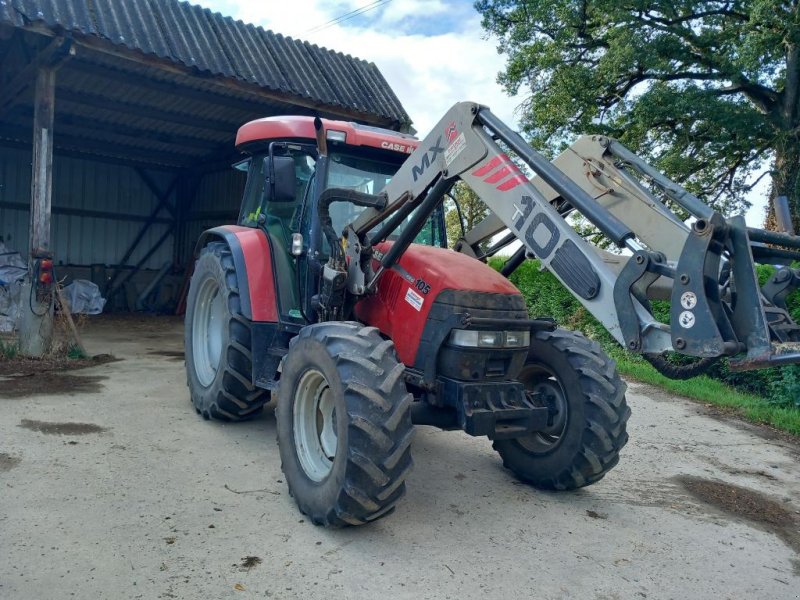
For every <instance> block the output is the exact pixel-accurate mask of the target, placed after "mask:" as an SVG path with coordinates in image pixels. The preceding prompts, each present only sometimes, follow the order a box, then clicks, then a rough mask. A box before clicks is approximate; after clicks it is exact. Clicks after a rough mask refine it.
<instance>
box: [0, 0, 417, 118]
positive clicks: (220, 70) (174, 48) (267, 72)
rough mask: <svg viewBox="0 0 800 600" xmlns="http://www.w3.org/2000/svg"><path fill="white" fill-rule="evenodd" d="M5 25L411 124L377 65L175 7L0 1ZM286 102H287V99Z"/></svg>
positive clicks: (142, 1) (153, 0)
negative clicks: (86, 40)
mask: <svg viewBox="0 0 800 600" xmlns="http://www.w3.org/2000/svg"><path fill="white" fill-rule="evenodd" d="M0 22H3V23H8V24H10V25H13V26H15V27H25V26H27V25H28V24H30V23H44V24H46V25H47V26H48V27H52V28H54V29H55V28H57V29H61V30H68V31H72V32H74V33H77V34H82V35H85V36H93V37H97V38H102V39H105V40H108V41H109V42H111V43H112V44H115V45H117V46H124V47H125V48H128V49H131V50H137V51H141V52H143V53H145V54H149V55H153V56H157V57H159V58H161V59H166V60H170V61H172V62H175V63H178V64H181V65H184V66H186V67H191V68H195V69H198V70H199V71H203V72H207V73H211V74H213V75H218V76H223V77H231V78H234V79H237V80H240V81H243V82H246V83H250V84H255V85H258V86H259V87H262V88H265V89H268V90H270V91H273V92H278V93H281V94H286V95H287V96H289V97H291V96H294V97H300V98H304V99H307V100H311V101H313V102H315V103H319V104H322V105H328V106H334V107H335V106H338V107H342V108H346V109H348V110H356V111H358V112H362V113H367V114H372V115H375V116H376V117H379V118H381V119H389V120H391V121H394V122H396V123H397V124H398V125H402V124H407V123H410V119H409V117H408V114H407V113H406V112H405V110H404V109H403V107H402V105H401V104H400V101H399V100H398V98H397V96H396V95H395V94H394V92H392V90H391V88H390V87H389V84H388V83H387V82H386V80H385V79H384V77H383V75H382V74H381V73H380V71H379V69H378V68H377V67H376V66H375V65H374V64H373V63H369V62H366V61H363V60H360V59H358V58H354V57H352V56H349V55H344V54H340V53H337V52H334V51H331V50H328V49H325V48H320V47H318V46H315V45H311V44H309V43H307V42H303V41H300V40H295V39H293V38H290V37H284V36H282V35H280V34H275V33H273V32H272V31H266V30H264V29H262V28H260V27H256V26H254V25H249V24H246V23H243V22H242V21H234V20H233V19H231V18H230V17H225V16H223V15H221V14H219V13H213V12H211V11H210V10H208V9H206V8H202V7H200V6H195V5H192V4H189V3H188V2H179V1H177V0H0ZM287 100H289V98H287Z"/></svg>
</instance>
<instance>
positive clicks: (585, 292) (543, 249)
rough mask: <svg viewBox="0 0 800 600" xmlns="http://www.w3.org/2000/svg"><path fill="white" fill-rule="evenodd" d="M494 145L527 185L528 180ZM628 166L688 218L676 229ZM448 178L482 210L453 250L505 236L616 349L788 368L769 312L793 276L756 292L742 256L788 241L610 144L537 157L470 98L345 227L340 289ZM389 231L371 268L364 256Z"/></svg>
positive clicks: (787, 253)
mask: <svg viewBox="0 0 800 600" xmlns="http://www.w3.org/2000/svg"><path fill="white" fill-rule="evenodd" d="M501 145H502V146H501ZM504 149H508V150H509V151H511V152H512V153H513V154H515V155H516V156H517V158H518V159H520V160H521V161H523V162H525V163H526V164H527V165H528V166H529V167H530V168H531V169H532V170H533V172H534V173H535V174H536V177H535V178H534V179H533V180H528V178H527V177H526V176H525V175H524V174H523V173H522V172H521V171H520V170H519V168H518V167H517V166H516V165H515V163H514V162H513V161H512V160H511V159H510V158H509V157H508V155H507V154H506V152H505V151H504ZM632 172H635V173H637V174H638V175H640V176H641V178H643V179H644V180H646V181H648V182H649V183H650V184H652V185H653V186H654V187H655V188H658V189H660V190H661V191H662V192H663V193H664V195H665V196H666V197H667V198H669V199H670V200H671V201H672V202H674V203H676V204H677V205H679V206H680V207H681V208H682V209H683V210H684V211H686V212H688V213H689V214H690V215H691V216H693V217H694V218H695V219H696V220H695V221H694V222H693V223H692V224H691V226H689V225H687V224H686V223H685V222H684V221H683V220H682V219H681V218H679V217H678V216H677V215H675V214H674V213H673V212H672V211H671V210H670V209H669V208H667V206H666V205H665V204H664V203H663V202H661V201H660V200H658V199H657V198H655V197H654V196H652V195H651V194H650V193H649V192H648V190H647V189H646V187H645V186H644V184H643V183H642V182H641V180H640V179H637V178H636V177H634V176H632ZM459 179H460V180H463V181H464V182H465V183H466V184H467V185H469V187H470V188H472V189H473V190H474V191H475V192H476V193H477V194H478V196H479V197H480V198H481V199H482V200H483V202H484V203H485V204H486V205H487V206H488V208H489V209H490V211H491V214H490V216H489V217H488V218H487V219H486V220H485V221H484V222H483V223H481V224H479V226H478V227H476V228H475V229H474V230H473V231H471V232H467V233H466V235H465V238H464V239H463V240H460V242H459V244H460V245H461V249H462V251H465V252H467V253H471V254H476V253H477V252H476V249H477V247H478V246H477V244H478V243H479V242H480V241H481V240H484V239H487V238H488V237H490V236H491V235H494V234H496V233H497V232H499V231H501V230H504V229H508V230H509V231H510V232H511V234H513V235H514V236H515V237H516V238H517V239H519V240H520V241H521V242H522V244H523V246H524V248H525V250H524V252H522V251H520V252H519V253H518V254H517V255H516V256H515V257H514V258H513V259H512V261H511V263H513V265H515V264H519V262H521V260H524V257H525V256H535V257H536V258H537V259H538V260H539V261H540V262H541V264H542V266H543V267H544V268H546V269H548V270H549V271H550V272H551V273H553V275H554V276H555V277H556V278H557V279H558V280H559V281H561V283H562V284H563V285H564V286H565V287H566V288H567V289H568V290H569V291H570V292H571V293H572V294H573V295H574V296H575V297H576V298H577V299H578V300H579V301H580V302H581V303H582V304H583V306H585V307H586V309H587V310H588V311H589V312H590V313H592V315H594V316H595V318H597V319H598V320H599V321H600V322H601V323H602V324H603V325H604V326H605V327H606V329H607V330H608V331H609V332H610V334H611V335H612V336H613V337H614V338H615V339H616V340H617V341H618V342H619V343H620V344H622V345H623V346H624V347H626V348H627V349H629V350H632V351H635V352H640V353H644V354H648V355H651V354H661V353H663V352H665V351H669V350H675V351H678V352H681V353H683V354H687V355H691V356H696V357H702V358H709V359H712V358H716V357H720V356H725V355H728V356H734V355H741V356H739V357H736V358H735V359H734V360H731V363H730V364H731V368H734V369H749V368H758V367H763V366H768V365H775V364H787V363H798V362H800V328H798V327H797V325H795V324H794V322H793V321H792V320H791V318H790V317H789V315H788V313H787V312H786V311H785V310H784V308H782V307H781V305H780V298H782V297H784V296H785V293H786V290H787V289H789V288H788V287H787V286H792V289H794V288H795V287H800V272H795V271H792V270H786V269H784V270H782V271H780V272H779V273H778V274H776V276H775V277H774V278H773V279H774V281H771V282H770V283H769V284H768V285H767V286H765V287H764V290H763V291H762V290H760V289H759V287H758V281H757V278H756V274H755V267H754V257H761V258H762V259H763V261H764V262H768V261H770V260H773V261H774V260H775V259H776V258H782V259H787V260H788V259H795V260H796V259H797V258H800V253H798V252H797V250H798V249H800V238H797V237H795V236H788V235H785V234H775V233H772V232H765V231H762V230H753V229H748V228H747V227H746V226H745V224H744V219H743V218H742V217H733V218H730V219H725V218H724V217H723V216H722V215H720V214H719V213H717V212H715V211H714V210H713V209H711V208H710V207H709V206H707V205H705V204H704V203H702V202H701V201H700V200H699V199H698V198H696V197H695V196H693V195H692V194H690V193H689V192H687V191H686V190H684V189H683V188H681V187H680V186H679V185H677V184H675V183H674V182H672V181H670V180H669V179H667V178H666V177H665V176H663V175H662V174H660V173H658V172H657V171H656V170H655V169H653V168H652V167H651V166H649V165H647V164H646V163H645V162H644V161H643V160H642V159H640V158H639V157H637V156H636V155H634V154H633V153H631V152H630V151H629V150H627V149H626V148H624V146H621V145H620V144H619V143H618V142H616V141H614V140H610V139H609V138H604V137H601V136H596V137H591V138H588V137H586V138H581V139H580V140H579V141H578V142H577V143H576V144H574V145H573V147H571V148H570V149H568V150H567V151H566V152H565V153H563V154H562V155H561V156H559V157H558V158H557V159H556V160H555V161H554V162H553V163H550V162H548V161H547V160H546V159H545V158H544V157H543V156H542V155H540V154H539V153H537V152H536V151H535V150H533V149H532V148H531V147H530V146H529V145H528V144H526V143H525V142H524V140H523V139H522V138H521V137H520V136H519V135H518V134H517V133H516V132H514V131H512V130H511V129H510V128H509V127H508V126H507V125H505V124H504V123H503V122H502V121H500V120H499V119H498V118H497V117H496V116H494V115H493V114H492V113H491V111H489V109H488V108H486V107H483V106H480V105H478V104H474V103H470V102H462V103H459V104H456V105H455V106H453V107H452V108H451V109H450V110H449V111H448V112H447V114H446V115H445V116H444V117H443V118H442V119H441V120H440V121H439V123H438V124H437V125H436V127H434V129H433V131H432V132H431V133H430V134H428V136H427V137H426V138H425V140H424V141H423V142H422V143H421V144H420V145H419V147H418V148H417V150H416V151H415V152H414V153H413V154H411V155H410V156H409V158H408V160H407V161H406V162H405V163H404V164H403V166H402V167H401V168H400V170H399V171H398V172H397V174H396V175H395V176H394V178H393V179H392V181H391V182H390V183H389V185H387V186H386V188H384V190H383V191H382V192H381V202H377V203H375V206H381V207H382V208H381V209H378V208H369V209H367V210H365V211H364V212H363V213H362V214H361V215H360V217H359V218H358V219H357V220H356V221H355V222H354V223H353V224H352V225H350V226H348V228H346V230H345V232H344V235H345V238H346V254H347V255H348V260H347V261H346V262H347V267H346V268H347V278H346V279H347V282H348V283H347V286H348V291H349V293H350V294H351V295H353V296H360V295H363V294H366V293H370V292H371V291H372V290H374V287H375V283H376V281H377V280H378V278H379V277H380V276H381V273H382V272H383V271H384V270H386V269H389V268H392V267H393V266H394V265H395V264H396V262H397V260H398V259H399V258H400V256H401V255H402V253H403V252H404V251H405V250H406V248H407V247H408V245H409V244H410V243H411V241H412V240H413V239H414V237H415V236H416V234H417V233H418V232H419V231H420V229H421V228H422V226H423V225H424V223H425V222H426V220H427V219H428V218H429V216H430V215H431V214H432V212H433V210H434V209H435V208H436V207H437V206H439V204H440V203H441V202H442V201H443V198H444V196H445V194H446V193H447V192H448V191H449V190H450V188H451V187H452V186H453V184H454V183H455V182H456V181H457V180H459ZM572 210H575V211H577V212H579V213H580V214H581V215H582V216H583V217H584V218H585V219H587V220H588V221H589V222H590V223H592V224H593V225H594V226H595V227H596V228H597V229H598V230H599V231H600V232H601V233H602V234H603V235H604V236H605V237H606V238H608V239H609V240H610V241H611V242H613V243H614V244H616V245H617V246H618V247H620V248H623V249H624V251H625V253H624V254H620V255H614V256H613V257H612V256H610V255H608V254H607V253H606V255H605V256H604V254H603V252H602V251H599V250H598V248H596V247H595V246H593V245H592V244H590V243H588V242H587V241H586V240H585V239H584V238H583V237H581V236H580V235H579V234H578V233H577V232H576V231H575V230H574V229H573V228H572V226H571V225H570V224H569V223H568V222H567V221H566V219H565V217H566V215H568V214H569V212H571V211H572ZM401 223H405V226H404V229H403V231H402V232H401V233H400V234H399V235H398V236H397V237H396V239H395V241H394V243H393V245H392V246H391V248H390V249H389V250H388V251H387V252H386V254H385V255H383V256H381V258H380V266H379V268H378V269H377V271H375V272H373V271H372V267H371V265H372V261H371V260H369V259H365V257H366V256H371V247H372V245H373V244H375V243H378V242H380V241H383V240H385V239H387V238H388V236H389V235H391V234H393V233H394V232H395V231H396V230H397V229H398V227H399V225H400V224H401ZM767 243H768V244H779V245H782V246H785V247H789V248H793V249H794V250H782V249H775V248H774V247H768V246H765V244H767ZM612 259H613V260H612ZM341 268H342V269H344V268H345V267H341ZM512 268H513V266H512ZM784 271H785V272H784ZM657 288H658V289H659V291H660V295H659V294H655V293H654V291H655V290H656V289H657ZM649 297H669V298H670V301H671V318H670V321H671V326H670V325H666V324H663V323H660V322H658V321H657V320H656V319H655V317H654V316H653V314H652V313H651V311H650V309H649V302H648V298H649Z"/></svg>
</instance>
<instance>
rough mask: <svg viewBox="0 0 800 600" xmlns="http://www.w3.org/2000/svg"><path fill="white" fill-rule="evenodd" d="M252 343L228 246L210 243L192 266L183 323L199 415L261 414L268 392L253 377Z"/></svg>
mask: <svg viewBox="0 0 800 600" xmlns="http://www.w3.org/2000/svg"><path fill="white" fill-rule="evenodd" d="M251 344H252V336H251V331H250V322H249V321H248V320H247V319H246V318H245V317H244V316H243V315H242V314H241V301H240V298H239V289H238V287H237V283H236V269H235V267H234V264H233V258H232V256H231V252H230V249H229V248H228V246H227V245H225V244H223V243H221V242H211V243H210V244H208V245H207V246H206V247H205V248H203V250H202V253H201V254H200V258H198V259H197V263H196V264H195V269H194V273H193V274H192V279H191V284H190V286H189V295H188V298H187V300H186V317H185V326H184V348H185V350H184V351H185V354H186V383H187V385H188V386H189V393H190V394H191V398H192V404H194V407H195V410H196V411H197V413H198V414H200V415H202V416H203V418H205V419H210V418H214V419H219V420H222V421H243V420H246V419H252V418H254V417H257V416H258V415H259V414H261V409H262V408H263V406H264V403H265V402H266V401H267V399H268V396H267V392H266V391H264V390H262V389H259V388H257V387H255V386H254V385H253V383H252V380H251V378H252V369H253V366H252V365H253V363H252V347H251Z"/></svg>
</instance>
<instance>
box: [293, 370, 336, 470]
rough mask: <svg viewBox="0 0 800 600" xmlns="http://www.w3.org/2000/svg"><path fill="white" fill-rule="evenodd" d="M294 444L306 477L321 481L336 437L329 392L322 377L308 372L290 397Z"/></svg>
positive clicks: (333, 448) (331, 464)
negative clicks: (292, 400) (292, 404)
mask: <svg viewBox="0 0 800 600" xmlns="http://www.w3.org/2000/svg"><path fill="white" fill-rule="evenodd" d="M293 412H294V417H293V426H294V441H295V447H296V448H297V457H298V458H299V459H300V465H301V466H302V468H303V471H305V473H306V475H307V476H308V477H309V478H310V479H312V480H313V481H322V480H323V479H325V477H327V476H328V474H329V473H330V472H331V469H332V468H333V460H334V458H335V457H336V447H337V445H338V438H337V436H336V409H335V405H334V398H333V391H332V390H331V388H330V386H329V385H328V380H327V379H325V376H324V375H323V374H322V373H320V372H319V371H317V370H316V369H309V370H308V371H306V372H305V373H304V374H303V376H302V377H301V378H300V382H299V383H298V385H297V389H296V390H295V394H294V408H293Z"/></svg>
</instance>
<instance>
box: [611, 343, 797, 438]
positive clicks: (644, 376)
mask: <svg viewBox="0 0 800 600" xmlns="http://www.w3.org/2000/svg"><path fill="white" fill-rule="evenodd" d="M615 354H617V353H615ZM614 358H615V359H616V360H617V368H618V369H619V372H620V374H622V375H624V376H625V377H628V378H630V379H634V380H636V381H640V382H642V383H649V384H651V385H655V386H658V387H660V388H662V389H665V390H668V391H670V392H674V393H675V394H678V395H680V396H684V397H686V398H692V399H694V400H700V401H701V402H707V403H708V404H713V405H714V406H720V407H722V408H725V409H728V410H731V412H733V413H734V414H736V415H738V416H740V417H743V418H745V419H747V420H748V421H752V422H754V423H762V424H766V425H771V426H772V427H774V428H775V429H780V430H781V431H785V432H787V433H790V434H792V435H795V436H800V410H797V409H795V408H786V407H782V406H776V405H774V404H770V403H769V402H768V401H767V400H765V399H764V398H761V397H759V396H755V395H752V394H745V393H742V392H738V391H736V390H734V389H733V388H732V387H730V386H728V385H725V384H724V383H722V382H720V381H717V380H715V379H710V378H708V377H704V376H700V377H695V378H693V379H688V380H685V381H678V380H674V379H668V378H666V377H664V376H663V375H661V373H659V372H658V371H656V370H655V369H654V368H653V367H652V366H650V365H649V364H647V363H645V362H641V361H639V360H636V359H633V358H632V357H630V356H628V355H625V354H623V353H621V352H620V353H619V354H617V355H616V356H615V357H614Z"/></svg>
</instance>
